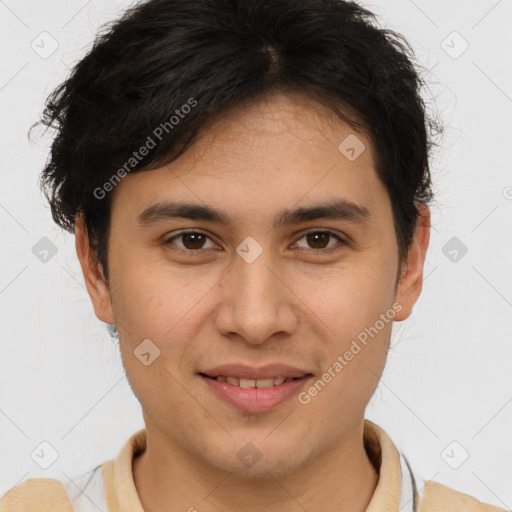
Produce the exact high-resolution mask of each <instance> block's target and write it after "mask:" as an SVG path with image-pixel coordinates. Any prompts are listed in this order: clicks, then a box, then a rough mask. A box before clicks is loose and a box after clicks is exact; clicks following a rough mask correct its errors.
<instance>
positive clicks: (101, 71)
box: [40, 0, 442, 278]
mask: <svg viewBox="0 0 512 512" xmlns="http://www.w3.org/2000/svg"><path fill="white" fill-rule="evenodd" d="M414 57H415V56H414V52H413V50H412V48H411V46H410V45H409V43H408V42H407V41H406V40H405V38H404V37H403V36H401V35H400V34H397V33H395V32H393V31H391V30H388V29H383V28H379V27H378V25H377V24H376V17H375V15H374V14H373V13H371V12H369V11H368V10H366V9H364V8H363V7H361V6H359V5H357V4H356V3H354V2H349V1H343V0H150V1H147V2H143V3H139V4H137V5H136V6H134V7H132V8H131V9H129V10H127V11H126V12H125V14H124V15H123V16H122V17H121V18H120V19H118V20H116V21H115V22H113V23H111V24H108V25H106V26H105V27H104V29H103V30H102V31H101V32H100V33H99V34H98V35H97V37H96V39H95V42H94V45H93V46H92V48H91V50H90V51H89V53H88V54H87V55H86V56H85V57H84V58H82V59H81V60H80V61H79V62H78V63H77V65H76V66H75V67H74V68H73V70H72V72H71V74H70V76H69V78H68V79H67V80H66V81H65V82H63V83H62V84H61V85H60V86H59V87H58V88H57V89H55V91H53V93H52V94H51V95H50V96H49V97H48V100H47V102H46V108H45V110H44V113H43V115H42V118H41V121H40V122H41V123H42V124H43V125H44V126H46V127H47V128H50V127H51V128H54V129H55V130H56V135H55V138H54V140H53V144H52V148H51V153H50V156H49V159H48V162H47V164H46V166H45V168H44V170H43V172H42V174H41V178H40V185H41V187H42V189H43V190H44V193H45V195H46V197H47V199H48V201H49V203H50V206H51V212H52V216H53V219H54V220H55V222H57V223H58V224H59V225H60V226H61V227H63V228H64V229H66V230H68V231H70V232H74V227H75V217H76V215H77V214H78V213H82V214H83V215H84V220H85V225H86V228H87V231H88V234H89V238H90V243H91V247H92V248H93V249H94V250H95V251H96V254H97V257H98V261H99V262H100V263H101V264H102V266H103V270H104V273H105V276H106V277H107V276H108V258H107V242H108V236H109V225H110V194H107V193H106V190H108V191H110V189H111V188H112V187H111V186H110V187H109V186H108V185H107V186H106V187H105V185H106V184H108V183H110V184H111V185H114V184H115V183H113V182H112V179H113V178H115V177H116V172H117V178H118V179H120V177H121V176H120V175H122V174H124V173H123V172H120V171H121V169H122V168H124V169H125V171H141V170H150V169H155V168H157V167H159V166H161V165H164V164H166V163H169V162H171V161H173V160H174V159H176V158H177V157H178V156H180V155H181V154H183V153H184V152H185V151H186V150H187V149H188V148H189V147H190V146H191V145H192V144H193V143H194V140H196V136H197V135H198V133H199V131H200V129H201V128H204V127H205V126H206V123H207V122H208V121H210V120H212V119H213V118H214V116H216V115H217V114H221V113H224V112H226V111H228V109H231V108H241V107H243V106H244V105H248V104H250V103H254V102H257V101H258V100H261V99H263V98H264V97H266V96H267V95H269V94H271V93H273V92H276V91H277V92H279V91H284V92H286V91H288V92H296V93H299V94H301V95H302V96H304V97H307V98H308V99H312V100H314V101H316V102H318V103H321V104H322V105H324V106H326V107H328V108H329V109H331V110H332V111H333V112H334V113H336V114H337V115H338V116H339V118H341V119H342V120H344V121H345V122H347V123H348V124H349V125H350V126H351V127H352V129H354V130H355V131H361V130H363V131H364V132H365V133H366V134H367V135H368V137H369V139H370V141H371V143H372V146H373V147H374V150H375V155H374V156H375V161H376V171H377V173H378V175H379V177H380V179H381V180H382V182H383V183H384V185H385V187H386V189H387V192H388V193H389V196H390V200H391V204H392V209H393V220H394V225H395V232H396V237H397V242H398V248H399V255H400V259H401V260H402V258H404V257H406V256H407V250H408V247H409V245H410V242H411V240H412V237H413V234H414V227H415V223H416V219H417V216H418V209H417V206H416V204H417V203H424V204H426V203H428V202H429V201H430V200H431V199H432V198H433V194H432V188H431V176H430V169H429V154H430V150H431V149H432V146H433V145H435V143H434V141H433V136H432V134H433V133H434V134H435V135H437V134H438V133H440V132H441V131H442V127H441V126H440V125H439V123H438V121H437V120H436V119H434V118H432V117H429V114H428V112H427V108H426V103H425V102H424V100H423V99H422V97H421V90H422V87H423V86H424V81H423V79H422V77H421V75H420V72H419V68H420V66H417V67H418V69H417V68H416V65H415V63H414V60H415V58H414ZM193 102H195V104H194V106H193V108H188V109H185V108H184V106H185V105H192V104H193ZM181 112H182V113H185V112H186V115H183V116H182V115H180V113H181ZM172 116H174V117H176V119H178V116H179V120H178V122H173V120H172ZM157 127H160V132H161V133H160V132H157V133H158V134H159V135H160V137H156V136H155V131H156V129H157ZM164 132H165V133H164ZM149 138H151V139H152V142H153V147H152V149H151V150H150V151H149V152H147V153H146V154H145V155H144V156H141V155H138V158H137V159H134V157H133V152H134V151H136V150H138V149H139V148H141V147H143V146H144V145H146V146H147V145H148V141H149ZM340 142H341V141H340ZM130 159H132V160H130ZM127 162H130V165H129V166H128V167H127ZM131 164H133V165H131ZM123 166H124V167H123ZM98 190H102V191H103V192H101V194H99V193H98ZM95 191H96V192H95ZM98 195H100V196H102V197H98ZM103 196H104V197H103ZM107 278H108V277H107Z"/></svg>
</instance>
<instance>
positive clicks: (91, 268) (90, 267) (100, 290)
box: [75, 213, 115, 324]
mask: <svg viewBox="0 0 512 512" xmlns="http://www.w3.org/2000/svg"><path fill="white" fill-rule="evenodd" d="M75 247H76V254H77V256H78V260H79V262H80V266H81V268H82V273H83V276H84V281H85V286H86V287H87V291H88V293H89V297H90V298H91V302H92V305H93V308H94V312H95V314H96V316H97V317H98V318H99V319H100V320H101V321H102V322H105V323H109V324H111V323H115V318H114V313H113V310H112V302H111V300H110V290H109V288H108V284H107V281H106V279H105V276H104V274H103V269H102V266H101V264H100V263H99V262H98V258H97V255H96V253H95V251H94V250H93V249H92V247H91V245H90V241H89V235H88V233H87V227H86V225H85V222H84V218H83V214H81V213H80V214H77V216H76V220H75Z"/></svg>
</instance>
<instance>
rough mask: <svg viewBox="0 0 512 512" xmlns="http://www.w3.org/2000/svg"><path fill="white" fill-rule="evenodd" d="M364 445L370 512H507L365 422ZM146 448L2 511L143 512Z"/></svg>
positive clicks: (9, 502)
mask: <svg viewBox="0 0 512 512" xmlns="http://www.w3.org/2000/svg"><path fill="white" fill-rule="evenodd" d="M363 438H364V444H365V448H366V450H367V453H368V456H369V458H370V459H371V460H372V462H373V463H374V465H376V469H377V471H378V473H379V479H378V483H377V487H376V488H375V491H374V493H373V496H372V499H371V500H370V503H369V504H368V507H367V509H366V512H449V511H452V512H506V511H505V509H502V508H499V507H495V506H493V505H488V504H485V503H482V502H480V501H478V500H477V499H476V498H473V497H471V496H469V495H467V494H463V493H461V492H459V491H456V490H455V489H451V488H449V487H446V486H444V485H442V484H440V483H438V482H434V481H425V480H423V479H422V478H421V477H419V476H418V475H414V474H413V472H412V470H411V468H410V465H409V462H408V461H407V459H406V457H405V456H404V455H403V454H402V453H400V452H399V451H398V450H397V448H396V446H395V445H394V443H393V441H392V440H391V438H390V437H389V436H388V435H387V434H386V432H385V431H384V430H383V429H382V428H381V427H379V426H378V425H376V424H375V423H373V422H371V421H369V420H365V421H364V435H363ZM145 449H146V429H145V428H143V429H141V430H139V431H137V432H135V433H134V434H133V435H132V436H131V437H130V438H129V439H128V440H127V441H126V442H125V444H124V445H123V447H122V448H121V450H120V451H119V453H118V455H117V456H116V457H115V458H114V459H113V460H110V461H107V462H104V463H103V464H101V465H99V466H97V467H96V468H94V469H93V470H92V471H89V472H87V473H85V474H83V475H82V476H80V477H79V478H76V479H74V480H73V481H70V482H68V483H66V484H64V483H63V482H61V481H60V480H57V479H51V478H29V479H27V480H25V481H24V482H22V483H21V484H19V485H17V486H15V487H13V488H12V489H10V490H8V491H7V492H6V493H5V494H4V495H3V497H2V498H1V499H0V512H99V511H101V512H144V509H143V508H142V504H141V502H140V500H139V496H138V494H137V489H136V487H135V483H134V481H133V471H132V463H133V459H134V458H135V456H136V455H137V454H138V453H140V452H142V451H144V450H145Z"/></svg>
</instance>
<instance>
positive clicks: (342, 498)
mask: <svg viewBox="0 0 512 512" xmlns="http://www.w3.org/2000/svg"><path fill="white" fill-rule="evenodd" d="M363 426H364V422H363V421H361V422H360V423H358V424H357V425H356V426H355V427H354V428H352V430H350V431H348V432H347V433H346V434H345V435H344V437H343V439H341V440H340V442H339V443H338V444H337V445H336V446H335V447H333V448H332V449H330V450H329V451H328V452H326V453H322V454H319V455H316V456H313V455H312V456H311V458H310V460H309V462H308V463H307V464H304V467H301V468H300V470H296V471H294V472H292V473H290V474H287V475H285V476H282V477H279V478H275V477H269V478H258V479H249V478H243V477H238V476H235V475H233V474H232V473H226V472H223V471H220V470H217V469H215V468H212V467H211V466H206V465H205V464H203V463H202V462H200V461H197V460H196V459H193V460H191V458H190V456H189V455H188V454H187V453H185V452H183V450H182V449H181V448H180V447H179V446H176V445H175V444H174V443H172V442H169V440H168V439H167V438H165V437H164V436H162V435H159V434H160V433H159V432H158V431H155V432H154V433H155V436H152V435H150V433H149V431H148V429H146V432H147V448H146V450H145V451H144V452H143V453H142V454H140V455H139V456H137V457H136V458H135V459H134V461H133V476H134V482H135V486H136V489H137V493H138V494H139V499H140V501H141V503H142V506H143V508H144V510H145V512H160V511H162V510H170V509H171V510H187V511H188V510H190V511H191V512H193V511H194V510H199V511H200V512H218V511H220V510H222V511H223V512H224V511H225V512H235V511H239V510H245V511H248V512H260V511H263V510H264V511H265V512H278V511H279V512H292V511H299V510H300V511H303V510H323V511H324V512H329V511H333V512H334V511H336V512H348V511H350V512H363V511H365V510H366V508H367V506H368V503H369V502H370V500H371V498H372V495H373V493H374V491H375V488H376V486H377V482H378V474H377V471H376V470H375V468H374V466H373V464H372V463H371V462H370V460H369V458H368V455H367V454H366V450H365V448H364V443H363ZM151 433H153V431H151ZM176 461H179V463H176Z"/></svg>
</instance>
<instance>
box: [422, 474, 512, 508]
mask: <svg viewBox="0 0 512 512" xmlns="http://www.w3.org/2000/svg"><path fill="white" fill-rule="evenodd" d="M418 512H506V510H505V509H504V508H500V507H495V506H494V505H489V504H487V503H482V502H481V501H478V500H477V499H476V498H473V497H472V496H470V495H468V494H464V493H462V492H460V491H457V490H455V489H452V488H451V487H447V486H445V485H443V484H440V483H438V482H434V481H432V480H429V481H427V482H425V489H424V491H423V493H422V496H421V499H420V501H419V508H418Z"/></svg>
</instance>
